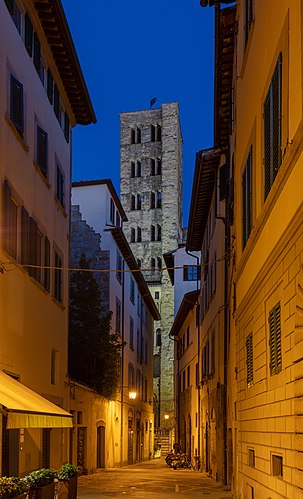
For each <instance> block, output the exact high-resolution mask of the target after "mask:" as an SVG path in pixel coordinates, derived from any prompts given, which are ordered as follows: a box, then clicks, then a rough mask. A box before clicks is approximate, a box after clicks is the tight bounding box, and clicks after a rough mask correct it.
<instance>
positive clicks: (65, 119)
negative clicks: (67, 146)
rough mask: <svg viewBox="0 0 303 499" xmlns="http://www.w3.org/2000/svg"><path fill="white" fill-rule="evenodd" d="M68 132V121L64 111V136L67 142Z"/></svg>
mask: <svg viewBox="0 0 303 499" xmlns="http://www.w3.org/2000/svg"><path fill="white" fill-rule="evenodd" d="M69 133H70V123H69V117H68V114H67V112H65V113H64V137H65V140H66V142H67V143H69Z"/></svg>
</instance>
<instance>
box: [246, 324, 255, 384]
mask: <svg viewBox="0 0 303 499" xmlns="http://www.w3.org/2000/svg"><path fill="white" fill-rule="evenodd" d="M253 382H254V364H253V336H252V333H250V334H249V335H248V336H247V338H246V383H247V385H248V386H249V385H252V384H253Z"/></svg>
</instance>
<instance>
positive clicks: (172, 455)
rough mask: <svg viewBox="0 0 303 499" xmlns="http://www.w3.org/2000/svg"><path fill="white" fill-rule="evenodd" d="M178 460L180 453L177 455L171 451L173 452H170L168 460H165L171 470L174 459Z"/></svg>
mask: <svg viewBox="0 0 303 499" xmlns="http://www.w3.org/2000/svg"><path fill="white" fill-rule="evenodd" d="M177 458H178V453H175V452H173V451H172V450H171V452H169V454H167V456H166V458H165V461H166V464H167V466H168V467H169V468H171V467H172V463H173V460H174V459H177Z"/></svg>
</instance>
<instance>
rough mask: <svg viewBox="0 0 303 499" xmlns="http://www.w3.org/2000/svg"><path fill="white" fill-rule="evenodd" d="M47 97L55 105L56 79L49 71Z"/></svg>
mask: <svg viewBox="0 0 303 499" xmlns="http://www.w3.org/2000/svg"><path fill="white" fill-rule="evenodd" d="M47 97H48V100H49V102H50V103H51V104H53V98H54V79H53V75H52V72H51V70H50V69H49V68H48V70H47Z"/></svg>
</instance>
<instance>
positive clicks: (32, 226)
mask: <svg viewBox="0 0 303 499" xmlns="http://www.w3.org/2000/svg"><path fill="white" fill-rule="evenodd" d="M37 259H38V225H37V222H36V221H35V220H34V219H33V218H31V217H30V219H29V265H37ZM28 273H29V274H30V275H31V276H32V277H34V278H35V279H37V276H38V273H39V269H37V268H35V267H29V269H28Z"/></svg>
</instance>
